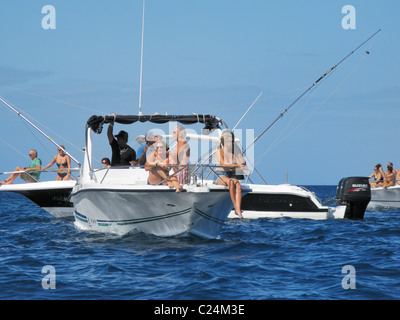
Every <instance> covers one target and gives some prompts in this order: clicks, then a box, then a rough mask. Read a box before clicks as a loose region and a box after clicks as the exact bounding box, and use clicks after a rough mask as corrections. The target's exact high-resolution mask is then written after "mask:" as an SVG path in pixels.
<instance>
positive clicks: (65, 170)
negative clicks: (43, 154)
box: [43, 144, 71, 181]
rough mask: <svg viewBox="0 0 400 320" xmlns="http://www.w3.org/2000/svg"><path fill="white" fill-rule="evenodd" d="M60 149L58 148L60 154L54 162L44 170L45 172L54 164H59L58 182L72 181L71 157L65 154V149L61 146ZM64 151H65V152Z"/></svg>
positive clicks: (55, 157)
mask: <svg viewBox="0 0 400 320" xmlns="http://www.w3.org/2000/svg"><path fill="white" fill-rule="evenodd" d="M60 147H61V148H62V149H61V148H58V149H57V151H58V154H57V155H56V156H54V158H53V160H51V162H50V163H49V164H48V165H47V166H45V167H44V168H43V170H46V169H47V168H50V167H51V166H52V165H53V164H57V167H58V171H57V178H56V180H57V181H60V180H71V170H70V169H71V158H70V157H69V155H67V154H65V153H64V150H65V147H64V146H63V145H62V144H61V145H60ZM63 149H64V150H63Z"/></svg>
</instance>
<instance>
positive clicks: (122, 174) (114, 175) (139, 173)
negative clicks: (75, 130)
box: [90, 164, 227, 185]
mask: <svg viewBox="0 0 400 320" xmlns="http://www.w3.org/2000/svg"><path fill="white" fill-rule="evenodd" d="M146 167H148V166H146V165H135V166H108V167H104V168H96V169H92V171H91V172H90V177H91V179H92V180H94V181H96V182H97V183H99V184H103V183H106V182H117V181H119V182H121V183H123V182H124V180H125V181H128V183H129V184H132V183H133V181H132V177H135V178H136V181H135V183H136V184H147V179H148V175H149V171H144V169H145V168H146ZM168 167H169V168H170V171H169V174H168V176H167V177H166V178H165V179H163V180H162V181H160V182H159V183H158V184H157V185H161V184H163V183H164V182H165V181H167V180H168V179H170V178H171V177H177V178H178V177H179V175H180V174H181V173H182V172H185V174H184V178H185V179H184V180H183V181H181V183H182V184H186V185H204V184H205V183H206V182H207V183H210V181H213V183H215V182H216V181H217V180H218V179H221V172H222V170H224V169H227V167H223V166H219V165H209V164H202V165H199V164H186V165H182V164H179V165H169V166H168ZM173 168H178V170H172V169H173ZM121 169H129V170H132V171H130V173H127V171H126V170H124V171H121ZM140 169H142V170H140ZM128 172H129V171H128ZM210 175H213V179H209V177H210ZM178 180H179V179H178ZM221 180H222V179H221Z"/></svg>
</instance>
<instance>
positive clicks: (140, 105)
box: [139, 0, 145, 115]
mask: <svg viewBox="0 0 400 320" xmlns="http://www.w3.org/2000/svg"><path fill="white" fill-rule="evenodd" d="M144 4H145V0H143V18H142V45H141V49H140V85H139V115H142V79H143V36H144Z"/></svg>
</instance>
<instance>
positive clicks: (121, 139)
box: [107, 122, 137, 166]
mask: <svg viewBox="0 0 400 320" xmlns="http://www.w3.org/2000/svg"><path fill="white" fill-rule="evenodd" d="M113 128H114V122H111V123H110V124H109V126H108V130H107V137H108V141H109V143H110V146H111V151H112V157H111V166H130V165H135V164H136V163H137V162H136V152H135V150H134V149H132V148H131V147H130V146H128V145H127V144H126V143H127V142H128V133H127V132H126V131H123V130H121V131H120V132H119V133H118V134H117V135H115V138H117V139H115V138H114V134H113Z"/></svg>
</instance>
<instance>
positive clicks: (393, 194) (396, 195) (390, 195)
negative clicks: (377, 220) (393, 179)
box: [367, 185, 400, 210]
mask: <svg viewBox="0 0 400 320" xmlns="http://www.w3.org/2000/svg"><path fill="white" fill-rule="evenodd" d="M398 208H400V185H396V186H393V187H388V188H373V189H371V200H370V202H369V204H368V207H367V210H377V209H378V210H379V209H398Z"/></svg>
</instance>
